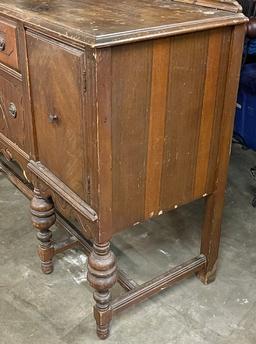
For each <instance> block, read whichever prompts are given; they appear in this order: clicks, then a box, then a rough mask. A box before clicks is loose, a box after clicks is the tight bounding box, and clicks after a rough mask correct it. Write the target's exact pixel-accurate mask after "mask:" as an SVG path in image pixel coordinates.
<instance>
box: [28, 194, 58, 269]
mask: <svg viewBox="0 0 256 344" xmlns="http://www.w3.org/2000/svg"><path fill="white" fill-rule="evenodd" d="M31 214H32V223H33V226H34V227H35V228H36V229H37V230H38V233H37V238H38V240H39V242H40V244H39V247H38V255H39V257H40V260H41V267H42V271H43V273H45V274H50V273H51V272H52V271H53V263H52V258H53V256H54V247H53V244H52V240H51V239H52V233H51V231H50V230H49V228H50V227H51V226H52V225H53V224H54V222H55V220H56V216H55V211H54V205H53V202H52V201H51V200H50V199H44V198H42V197H41V196H40V192H39V190H38V189H35V190H34V197H33V199H32V201H31Z"/></svg>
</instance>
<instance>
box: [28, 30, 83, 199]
mask: <svg viewBox="0 0 256 344" xmlns="http://www.w3.org/2000/svg"><path fill="white" fill-rule="evenodd" d="M27 50H28V61H29V75H30V87H31V96H32V110H33V116H34V122H35V129H36V139H37V150H38V157H39V160H40V162H41V163H42V164H43V165H44V166H45V167H46V168H47V169H49V170H50V171H51V172H52V173H53V174H54V175H55V176H56V177H58V178H59V179H60V180H61V181H62V182H63V183H65V184H66V185H67V186H68V187H69V188H70V189H71V190H72V191H74V192H75V193H76V194H78V195H79V196H80V197H82V198H83V197H84V191H83V190H84V185H83V184H84V179H85V177H84V148H83V145H84V144H83V143H84V139H83V102H82V99H83V88H82V85H81V75H82V66H83V58H84V55H83V52H81V51H80V50H77V49H74V48H70V47H68V46H66V45H64V44H60V43H58V42H54V41H51V40H47V39H46V38H44V37H41V36H40V35H39V36H37V35H34V34H32V33H29V32H27Z"/></svg>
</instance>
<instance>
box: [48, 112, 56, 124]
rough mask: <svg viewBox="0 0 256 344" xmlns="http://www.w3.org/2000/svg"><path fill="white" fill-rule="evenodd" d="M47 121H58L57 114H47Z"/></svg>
mask: <svg viewBox="0 0 256 344" xmlns="http://www.w3.org/2000/svg"><path fill="white" fill-rule="evenodd" d="M48 121H49V123H56V122H57V121H58V116H57V115H54V114H50V115H48Z"/></svg>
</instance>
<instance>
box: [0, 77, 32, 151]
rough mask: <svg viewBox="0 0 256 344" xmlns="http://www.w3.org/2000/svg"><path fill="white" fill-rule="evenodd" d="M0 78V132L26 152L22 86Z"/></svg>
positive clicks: (15, 81)
mask: <svg viewBox="0 0 256 344" xmlns="http://www.w3.org/2000/svg"><path fill="white" fill-rule="evenodd" d="M9 79H10V78H5V77H3V76H0V85H1V88H0V132H1V133H2V134H3V135H4V136H5V137H7V138H8V139H10V140H11V141H12V142H14V143H16V144H17V145H18V146H19V147H20V148H21V149H23V150H24V151H26V142H25V122H24V108H23V94H22V85H21V83H20V81H18V80H13V81H10V80H9Z"/></svg>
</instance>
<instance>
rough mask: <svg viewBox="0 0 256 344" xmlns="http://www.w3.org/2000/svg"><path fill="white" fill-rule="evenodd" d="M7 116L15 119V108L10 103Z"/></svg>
mask: <svg viewBox="0 0 256 344" xmlns="http://www.w3.org/2000/svg"><path fill="white" fill-rule="evenodd" d="M8 110H9V115H10V116H11V117H12V118H16V117H17V108H16V106H15V104H14V103H10V104H9V109H8Z"/></svg>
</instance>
